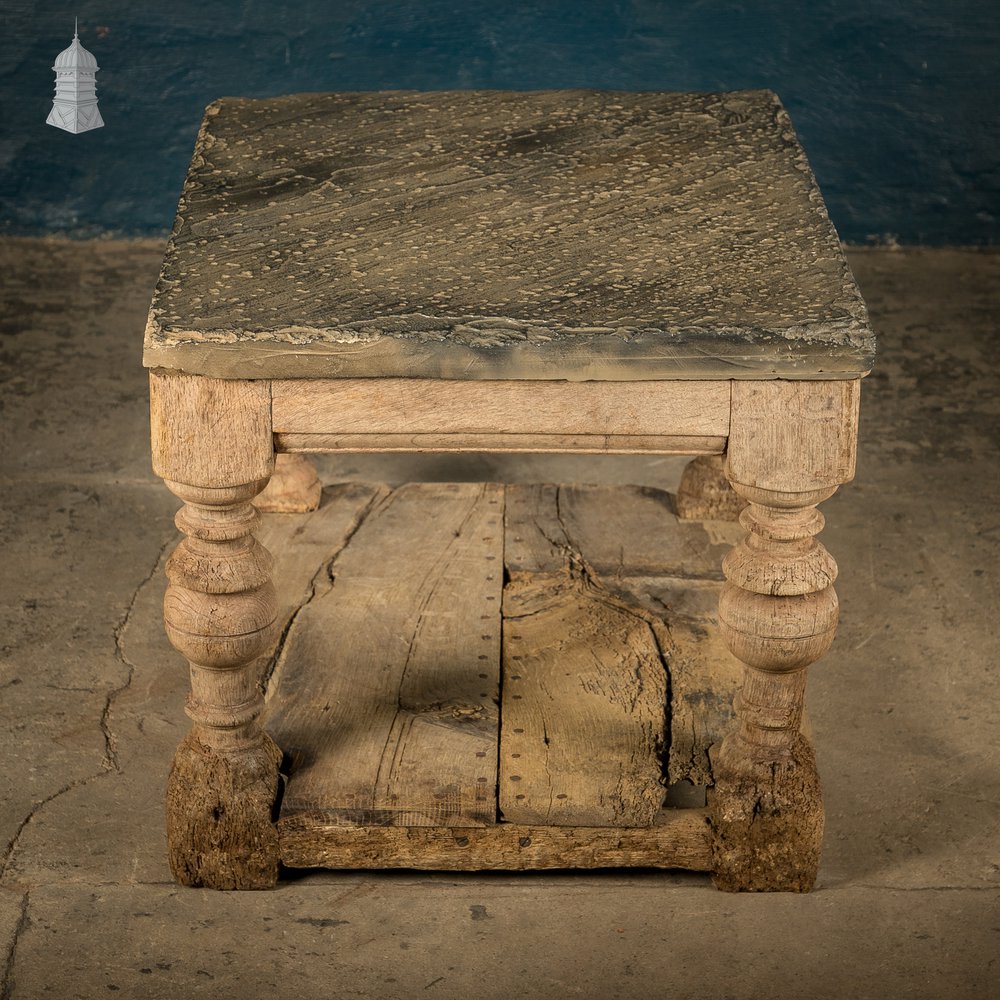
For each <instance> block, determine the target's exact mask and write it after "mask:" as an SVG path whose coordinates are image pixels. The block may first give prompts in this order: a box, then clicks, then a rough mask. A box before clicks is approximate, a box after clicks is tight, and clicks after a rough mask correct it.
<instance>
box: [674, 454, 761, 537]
mask: <svg viewBox="0 0 1000 1000" xmlns="http://www.w3.org/2000/svg"><path fill="white" fill-rule="evenodd" d="M746 505H747V502H746V500H744V499H743V497H741V496H740V495H739V494H738V493H737V492H736V491H735V490H734V489H733V488H732V486H730V485H729V480H728V479H727V478H726V470H725V457H724V456H723V455H699V456H698V457H697V458H694V459H692V460H691V461H690V462H688V464H687V466H685V468H684V474H683V475H682V476H681V484H680V486H679V487H678V489H677V516H678V517H682V518H685V519H686V520H689V521H736V520H739V516H740V511H742V510H743V508H744V507H746Z"/></svg>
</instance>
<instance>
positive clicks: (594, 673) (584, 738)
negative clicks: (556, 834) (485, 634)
mask: <svg viewBox="0 0 1000 1000" xmlns="http://www.w3.org/2000/svg"><path fill="white" fill-rule="evenodd" d="M503 613H504V643H503V702H502V717H503V730H502V733H501V740H500V782H499V803H500V813H501V815H502V816H503V818H504V819H506V820H508V821H509V822H512V823H518V824H538V825H551V826H581V827H591V826H617V827H643V826H649V825H650V824H652V822H653V820H654V818H655V816H656V814H657V813H658V812H659V811H660V808H661V806H662V805H663V800H664V797H665V782H664V775H663V764H662V757H663V753H664V750H665V747H666V742H667V733H666V728H667V719H666V714H667V673H666V669H665V664H664V659H663V653H662V652H661V648H660V643H659V642H658V639H657V631H661V632H662V629H660V630H657V629H656V625H657V623H656V621H655V620H654V619H652V617H651V616H646V615H644V614H643V613H642V612H641V611H638V610H636V609H635V608H634V607H630V606H629V605H627V604H625V603H624V602H623V601H619V600H617V599H615V598H614V597H613V596H612V595H611V594H610V593H609V592H608V591H607V590H605V589H604V588H603V587H601V586H599V585H597V584H595V583H594V582H593V581H592V580H591V579H590V578H589V577H588V575H587V573H586V570H585V569H583V567H582V566H578V567H575V568H574V571H573V572H569V573H552V574H541V573H539V574H534V575H533V576H532V577H531V579H530V580H523V581H518V582H511V583H510V584H508V585H507V587H506V588H505V589H504V602H503Z"/></svg>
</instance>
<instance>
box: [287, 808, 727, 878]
mask: <svg viewBox="0 0 1000 1000" xmlns="http://www.w3.org/2000/svg"><path fill="white" fill-rule="evenodd" d="M278 836H279V839H280V843H281V861H282V864H285V865H287V866H289V867H291V868H345V869H349V868H416V869H422V870H425V871H427V870H429V871H435V870H447V871H489V870H490V869H501V870H510V871H529V870H533V869H551V868H622V867H638V868H684V869H687V870H689V871H710V870H711V868H712V849H711V840H710V831H709V828H708V817H707V814H706V811H705V810H703V809H675V810H664V811H663V812H662V813H660V814H659V815H658V816H657V821H656V822H655V823H654V824H653V825H652V826H648V827H645V828H643V829H623V828H620V827H619V828H615V827H591V828H587V827H573V826H561V827H560V826H521V825H518V824H513V823H499V824H497V825H496V826H487V827H478V828H477V827H469V828H464V829H463V828H454V827H452V828H442V827H426V826H425V827H418V826H411V827H398V826H395V827H394V826H387V827H386V826H382V827H380V826H367V827H347V826H336V825H331V824H329V823H326V822H324V820H323V818H322V817H321V816H308V815H299V816H294V817H291V818H289V819H284V818H283V819H281V820H280V821H279V823H278Z"/></svg>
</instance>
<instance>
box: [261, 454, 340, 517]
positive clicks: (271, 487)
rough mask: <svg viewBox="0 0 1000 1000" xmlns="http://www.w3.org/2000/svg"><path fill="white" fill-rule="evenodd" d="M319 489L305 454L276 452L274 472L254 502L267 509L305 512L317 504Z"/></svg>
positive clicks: (320, 485) (314, 473)
mask: <svg viewBox="0 0 1000 1000" xmlns="http://www.w3.org/2000/svg"><path fill="white" fill-rule="evenodd" d="M322 492H323V484H322V483H320V481H319V477H318V476H317V475H316V466H315V465H314V464H313V463H312V462H311V461H310V460H309V459H308V458H306V457H305V455H275V457H274V474H273V475H272V476H271V479H270V481H269V482H268V484H267V486H265V487H264V489H263V491H262V492H261V494H260V496H258V497H257V499H256V500H254V506H255V507H256V508H257V509H258V510H262V511H265V512H267V513H274V514H305V513H307V512H308V511H311V510H316V509H317V508H318V507H319V500H320V495H321V494H322Z"/></svg>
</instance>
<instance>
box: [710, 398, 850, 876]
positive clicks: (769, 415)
mask: <svg viewBox="0 0 1000 1000" xmlns="http://www.w3.org/2000/svg"><path fill="white" fill-rule="evenodd" d="M732 419H733V424H732V430H731V436H730V447H729V463H728V472H729V476H730V480H731V482H732V485H733V488H734V489H735V490H736V492H737V493H738V494H739V495H740V496H741V497H743V498H744V499H745V500H746V501H748V503H749V506H748V507H747V508H746V510H745V511H744V512H743V514H742V515H741V517H740V521H741V523H742V524H743V526H744V527H745V528H746V529H747V536H746V538H745V539H744V541H742V542H741V543H740V544H739V545H738V546H736V548H734V549H733V550H732V552H730V554H729V555H728V556H727V557H726V559H725V561H724V563H723V570H724V572H725V575H726V579H727V583H726V585H725V587H724V589H723V592H722V595H721V598H720V602H719V625H720V629H721V631H722V635H723V637H724V639H725V641H726V643H727V645H728V646H729V648H730V650H731V651H732V652H733V654H734V655H735V656H736V657H738V658H739V659H740V660H741V661H742V662H743V664H744V670H743V684H742V689H741V691H740V693H739V695H738V696H737V698H736V702H735V709H736V724H735V726H734V729H733V731H732V732H730V733H729V735H728V736H727V737H726V739H725V740H724V741H723V743H722V746H721V747H720V748H719V749H718V751H717V752H715V753H713V761H712V763H713V776H714V780H715V785H714V788H713V790H712V793H711V799H710V804H711V809H712V823H713V831H714V865H715V883H716V885H717V886H718V887H719V888H722V889H727V890H733V891H741V890H742V891H747V890H749V891H762V890H791V891H799V892H804V891H808V890H809V889H811V888H812V886H813V884H814V882H815V879H816V873H817V870H818V867H819V859H820V848H821V842H822V836H823V803H822V797H821V794H820V786H819V778H818V775H817V770H816V759H815V755H814V752H813V748H812V746H811V745H810V743H809V741H808V740H807V738H806V737H805V736H804V735H803V734H802V733H801V723H802V711H803V699H804V695H805V687H806V668H807V667H808V666H809V664H811V663H813V662H815V661H816V660H817V659H819V658H820V657H821V656H822V655H823V654H824V653H825V652H826V651H827V650H828V649H829V647H830V644H831V643H832V641H833V638H834V634H835V631H836V626H837V615H838V604H837V595H836V593H835V591H834V589H833V581H834V579H835V578H836V573H837V567H836V563H835V562H834V561H833V558H832V557H831V556H830V554H829V553H828V552H827V551H826V549H825V548H824V547H823V546H822V545H821V544H820V543H819V541H817V539H816V537H815V536H816V534H817V533H818V532H819V531H820V530H821V529H822V527H823V515H822V514H820V513H819V511H818V510H816V504H818V503H820V502H821V501H823V500H825V499H827V498H828V497H830V496H832V494H833V493H834V492H835V490H836V488H837V484H838V483H842V482H846V481H848V480H849V479H850V478H851V477H852V475H853V468H854V449H855V436H856V426H857V383H856V382H844V383H834V382H824V383H794V382H781V381H776V382H768V383H735V384H734V401H733V417H732Z"/></svg>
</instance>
